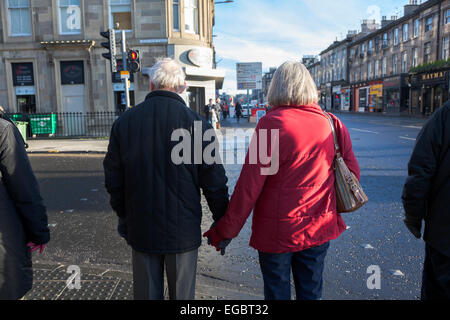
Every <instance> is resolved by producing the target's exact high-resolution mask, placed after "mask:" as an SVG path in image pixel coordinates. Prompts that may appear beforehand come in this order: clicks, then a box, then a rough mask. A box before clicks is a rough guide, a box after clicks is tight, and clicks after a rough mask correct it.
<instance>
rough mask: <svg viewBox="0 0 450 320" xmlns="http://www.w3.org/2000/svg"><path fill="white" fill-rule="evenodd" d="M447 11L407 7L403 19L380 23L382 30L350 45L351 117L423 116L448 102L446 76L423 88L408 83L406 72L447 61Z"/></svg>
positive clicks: (444, 5)
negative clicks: (380, 114) (364, 114)
mask: <svg viewBox="0 0 450 320" xmlns="http://www.w3.org/2000/svg"><path fill="white" fill-rule="evenodd" d="M449 9H450V1H442V0H429V1H426V2H424V3H422V4H420V5H419V4H417V1H411V2H410V4H409V5H406V6H405V12H404V15H403V17H401V18H397V17H391V19H390V20H387V19H386V17H383V21H382V27H381V28H380V29H378V30H376V31H374V32H372V33H370V34H368V35H366V36H365V37H363V38H360V39H357V40H355V41H353V42H352V44H351V45H350V47H349V49H350V55H349V66H350V67H349V79H350V84H351V88H352V110H353V111H359V112H385V113H390V114H424V115H425V114H430V113H432V112H433V111H434V110H435V109H436V108H438V107H439V106H441V105H442V103H443V102H445V101H446V100H447V99H448V81H445V77H446V75H447V71H446V70H440V71H442V74H441V75H442V76H439V77H434V76H433V79H432V80H433V81H429V80H426V81H425V82H422V81H420V79H421V78H422V77H421V75H419V76H418V77H415V78H414V79H415V81H413V82H411V77H412V75H411V73H410V71H411V69H412V68H416V67H418V66H421V65H424V64H430V63H433V62H436V61H438V60H447V59H448V58H449V56H448V52H449V35H450V34H449V31H450V29H449V27H450V24H449V23H450V10H449ZM412 83H414V86H412ZM438 83H440V84H438Z"/></svg>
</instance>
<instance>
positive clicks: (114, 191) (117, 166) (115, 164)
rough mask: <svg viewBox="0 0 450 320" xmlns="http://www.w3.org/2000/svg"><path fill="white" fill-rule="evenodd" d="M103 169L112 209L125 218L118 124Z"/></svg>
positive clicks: (113, 128)
mask: <svg viewBox="0 0 450 320" xmlns="http://www.w3.org/2000/svg"><path fill="white" fill-rule="evenodd" d="M103 167H104V170H105V187H106V190H107V191H108V193H109V194H110V196H111V199H110V203H111V207H112V209H113V210H114V211H115V212H116V213H117V215H118V216H119V217H120V218H125V198H124V172H123V165H122V160H121V157H120V145H119V138H118V135H117V122H116V123H114V125H113V127H112V129H111V135H110V138H109V145H108V152H107V154H106V157H105V159H104V161H103Z"/></svg>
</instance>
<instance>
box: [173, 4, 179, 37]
mask: <svg viewBox="0 0 450 320" xmlns="http://www.w3.org/2000/svg"><path fill="white" fill-rule="evenodd" d="M173 30H177V31H179V30H180V1H179V0H173Z"/></svg>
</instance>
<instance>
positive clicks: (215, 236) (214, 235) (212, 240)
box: [203, 223, 231, 256]
mask: <svg viewBox="0 0 450 320" xmlns="http://www.w3.org/2000/svg"><path fill="white" fill-rule="evenodd" d="M203 237H204V238H208V244H209V245H212V246H214V247H216V250H217V251H220V252H221V254H222V255H223V256H224V255H225V248H226V247H227V246H228V245H229V244H230V243H231V239H225V238H224V237H222V236H221V235H220V233H219V232H218V231H217V228H216V227H215V223H213V225H212V226H211V229H209V231H207V232H205V233H204V234H203Z"/></svg>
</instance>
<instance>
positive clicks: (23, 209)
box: [0, 124, 50, 245]
mask: <svg viewBox="0 0 450 320" xmlns="http://www.w3.org/2000/svg"><path fill="white" fill-rule="evenodd" d="M0 171H1V173H2V181H3V183H4V185H5V187H6V189H7V190H8V194H9V196H10V197H11V199H12V200H13V202H14V204H15V207H16V209H17V212H18V213H19V215H20V218H21V221H22V224H23V226H24V230H25V234H26V236H27V242H32V243H33V244H35V245H44V244H46V243H48V242H49V241H50V230H49V228H48V219H47V212H46V208H45V206H44V203H43V199H42V197H41V195H40V190H39V184H38V182H37V180H36V177H35V175H34V173H33V169H32V168H31V164H30V161H29V159H28V155H27V153H26V151H25V146H24V143H23V139H22V136H21V135H20V132H19V130H18V129H17V128H16V127H15V126H14V125H13V124H8V125H7V126H6V127H5V129H4V130H3V132H2V133H1V134H0Z"/></svg>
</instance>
